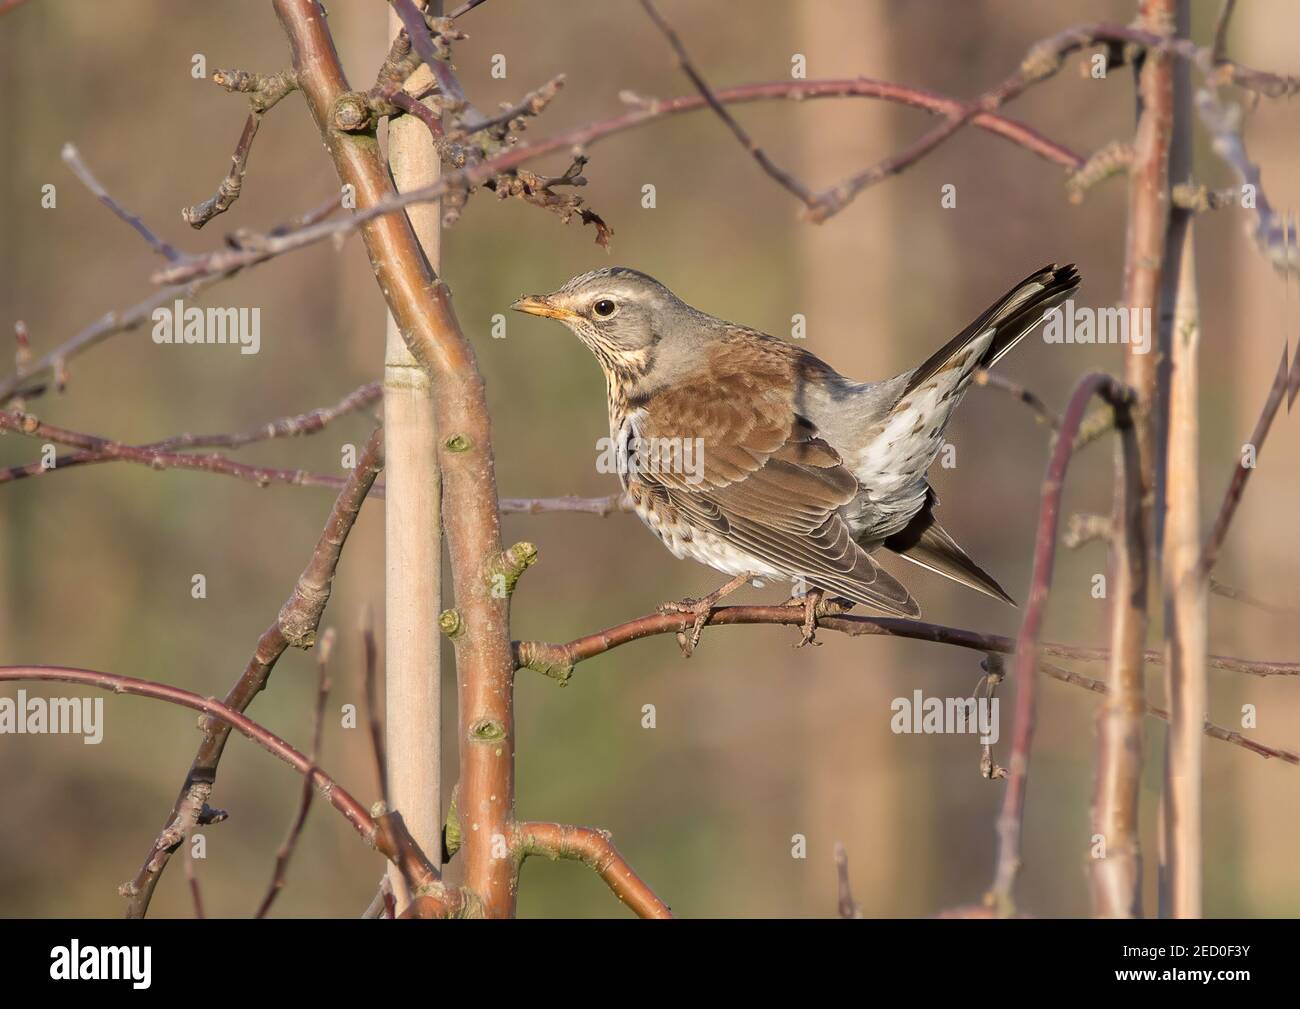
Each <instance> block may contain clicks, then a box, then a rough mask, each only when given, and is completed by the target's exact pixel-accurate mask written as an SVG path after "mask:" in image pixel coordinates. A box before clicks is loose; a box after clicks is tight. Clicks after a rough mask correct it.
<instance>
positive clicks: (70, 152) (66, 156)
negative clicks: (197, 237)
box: [62, 144, 181, 263]
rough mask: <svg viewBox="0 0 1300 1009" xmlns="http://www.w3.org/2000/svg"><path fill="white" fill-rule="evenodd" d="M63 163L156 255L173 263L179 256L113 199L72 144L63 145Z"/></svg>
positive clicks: (138, 218) (136, 215)
mask: <svg viewBox="0 0 1300 1009" xmlns="http://www.w3.org/2000/svg"><path fill="white" fill-rule="evenodd" d="M62 156H63V163H64V164H65V165H67V166H68V168H70V169H71V170H72V174H73V175H75V176H76V177H77V178H78V179H80V180H81V184H82V185H83V186H85V187H86V188H87V189H89V190H90V191H91V193H93V194H94V196H95V199H97V200H99V202H100V203H102V204H103V205H104V206H106V207H107V208H108V209H109V210H111V211H112V212H113V213H114V214H116V215H117V216H118V217H119V218H120V219H121V220H123V221H125V222H126V223H127V224H129V225H131V227H132V228H134V229H135V231H136V233H137V234H139V235H140V237H141V238H143V239H144V240H145V241H146V242H148V243H149V245H150V247H151V248H152V249H153V251H154V252H156V253H158V255H160V256H162V257H163V258H164V259H166V260H167V261H168V262H172V263H175V262H176V261H177V260H179V259H180V258H181V254H180V253H179V252H177V251H176V250H175V249H174V248H172V247H171V246H170V245H168V244H167V243H166V242H164V241H163V240H162V239H161V238H159V237H158V236H157V235H155V234H154V233H153V232H152V231H150V230H149V228H148V226H147V225H145V223H144V221H142V220H141V219H140V216H139V215H138V214H133V213H132V212H131V211H129V210H127V209H126V208H125V207H123V206H122V204H120V203H119V202H118V201H117V200H115V199H113V197H112V195H110V193H109V192H108V190H107V189H105V188H104V186H103V185H102V184H101V183H100V181H99V180H98V179H97V178H95V175H94V173H93V172H92V171H91V170H90V166H89V165H87V164H86V162H85V161H84V160H83V159H82V157H81V154H80V152H79V151H78V150H77V149H76V148H75V147H74V146H73V145H72V144H64V145H63V155H62Z"/></svg>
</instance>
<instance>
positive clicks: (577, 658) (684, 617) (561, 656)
mask: <svg viewBox="0 0 1300 1009" xmlns="http://www.w3.org/2000/svg"><path fill="white" fill-rule="evenodd" d="M694 619H695V618H694V617H693V616H692V615H691V614H681V613H651V614H648V615H646V616H643V617H637V618H636V619H634V620H629V621H626V622H625V623H621V624H617V625H615V626H613V627H609V628H606V629H605V630H603V631H597V632H595V633H594V634H587V635H584V636H583V637H580V638H575V639H574V640H572V641H568V642H564V643H562V644H559V643H552V642H544V641H517V642H515V656H516V661H517V662H518V665H519V668H521V669H532V670H534V671H535V672H539V673H542V674H544V675H547V676H550V677H552V678H553V679H556V680H559V681H560V682H564V681H566V680H568V679H569V677H570V676H571V675H572V674H573V667H574V666H575V665H577V664H578V663H579V662H583V661H585V660H587V659H591V658H594V657H595V656H597V655H603V654H604V653H605V652H608V651H610V650H611V649H614V648H617V647H619V646H620V645H625V644H628V643H629V642H632V641H639V640H641V639H642V638H648V637H654V636H656V635H660V634H676V633H678V632H680V631H685V630H688V629H689V628H690V626H691V623H692V622H693V620H694ZM803 620H804V611H803V606H802V605H800V606H719V607H716V608H715V609H713V610H712V611H711V612H710V614H709V618H708V619H707V620H706V621H705V625H706V626H739V625H748V624H788V625H799V624H802V623H803ZM817 626H818V627H820V628H825V629H826V630H830V631H836V632H838V633H840V634H846V635H848V636H850V637H863V636H875V635H880V636H884V637H896V638H907V639H910V640H913V641H931V642H934V643H935V644H941V645H953V646H956V647H958V648H968V649H971V650H972V651H977V652H984V653H987V652H998V653H999V654H1003V655H1010V654H1012V653H1013V652H1015V650H1016V642H1015V639H1013V638H1009V637H1006V636H1005V635H1001V634H986V633H984V632H982V631H971V630H966V629H964V628H960V627H947V626H944V625H943V624H931V623H926V622H925V621H923V620H907V619H902V618H899V617H871V616H826V617H818V619H817ZM1039 651H1040V652H1041V653H1042V654H1044V655H1052V656H1055V657H1057V658H1064V659H1075V660H1078V661H1080V662H1105V661H1106V660H1107V659H1109V658H1110V653H1109V651H1107V650H1106V649H1105V648H1089V647H1086V646H1082V645H1063V644H1057V643H1054V642H1042V643H1040V645H1039ZM1143 659H1144V661H1146V662H1150V663H1153V664H1156V665H1159V664H1160V663H1162V662H1163V661H1164V653H1163V652H1159V651H1154V650H1152V651H1147V652H1146V653H1145V654H1144V655H1143ZM1210 665H1212V666H1214V667H1215V668H1217V669H1226V670H1231V671H1233V672H1238V673H1249V674H1251V675H1254V676H1300V662H1271V661H1265V660H1254V659H1239V658H1235V657H1232V656H1227V655H1211V656H1210Z"/></svg>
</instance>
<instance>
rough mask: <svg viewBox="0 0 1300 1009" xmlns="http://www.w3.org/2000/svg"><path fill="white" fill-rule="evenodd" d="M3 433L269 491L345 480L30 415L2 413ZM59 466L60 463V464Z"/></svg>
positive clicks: (9, 476)
mask: <svg viewBox="0 0 1300 1009" xmlns="http://www.w3.org/2000/svg"><path fill="white" fill-rule="evenodd" d="M0 431H14V432H17V433H18V434H25V435H28V436H29V437H32V438H41V439H44V440H45V441H50V442H55V443H57V444H59V445H69V446H71V447H73V448H78V449H81V450H82V452H83V453H85V455H83V457H82V458H81V459H80V460H78V461H79V462H81V463H94V462H109V461H112V460H116V461H121V462H132V463H136V464H138V465H141V466H148V467H149V468H150V469H155V470H162V469H187V470H199V471H202V472H207V473H220V474H223V475H224V476H233V477H238V478H239V479H241V480H247V481H249V482H251V483H255V484H257V485H258V486H259V487H267V486H270V485H271V484H273V483H285V484H293V485H297V486H302V487H336V486H338V485H339V484H340V483H341V482H342V480H341V478H339V477H323V476H321V475H319V474H316V473H310V472H308V471H307V470H300V469H293V470H289V469H275V468H273V467H268V466H251V465H249V464H247V463H242V462H235V461H234V460H233V459H230V458H228V457H226V456H224V455H221V454H219V453H215V452H213V453H209V454H204V455H198V454H193V453H189V452H166V451H161V450H159V449H156V448H152V447H150V446H147V445H125V444H123V443H122V442H117V441H112V440H110V439H108V438H100V437H98V436H96V435H89V434H81V433H79V432H77V431H69V430H67V429H66V428H61V427H55V426H54V425H53V424H46V423H44V422H42V421H41V420H39V419H38V418H37V417H35V416H33V415H32V414H30V413H18V412H16V411H9V410H0ZM56 462H57V461H56ZM39 469H40V466H39V464H32V465H28V466H19V467H15V468H13V469H10V470H4V471H0V483H4V482H7V481H9V480H15V479H20V478H22V477H30V476H35V475H37V473H38V471H39Z"/></svg>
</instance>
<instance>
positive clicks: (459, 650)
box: [272, 0, 516, 917]
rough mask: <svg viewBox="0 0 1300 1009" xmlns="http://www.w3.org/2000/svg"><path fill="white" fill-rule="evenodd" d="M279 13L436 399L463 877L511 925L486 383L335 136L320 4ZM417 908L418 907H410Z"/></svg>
mask: <svg viewBox="0 0 1300 1009" xmlns="http://www.w3.org/2000/svg"><path fill="white" fill-rule="evenodd" d="M275 11H276V15H277V17H278V18H279V20H280V23H281V25H282V27H283V28H284V31H285V34H286V36H287V37H288V39H289V43H290V46H291V48H292V50H293V66H294V70H295V71H296V73H297V75H298V82H299V85H300V86H301V87H302V90H303V94H304V96H305V97H306V98H307V104H308V107H309V109H310V111H311V114H312V118H313V119H314V120H315V122H316V126H317V129H318V130H319V131H320V135H321V139H322V142H323V143H324V145H325V147H326V149H327V150H328V152H329V154H330V157H331V159H332V161H333V164H334V168H335V171H336V173H337V175H338V177H339V181H340V182H341V183H343V184H346V185H351V186H353V187H354V189H355V192H356V196H357V207H358V209H357V212H356V214H355V215H354V216H353V217H352V220H353V221H355V222H357V223H358V224H361V225H363V226H364V236H365V239H366V247H367V252H368V254H369V257H370V261H371V266H372V267H373V269H374V272H375V279H376V281H377V283H378V285H379V287H380V290H381V291H383V293H384V295H385V299H386V300H387V302H388V307H389V310H390V311H391V312H392V315H393V319H394V320H395V322H396V326H397V329H398V331H399V332H400V334H401V336H402V339H403V340H404V342H405V343H406V345H407V348H408V349H409V350H410V352H411V355H412V356H413V357H414V358H415V360H416V361H417V362H418V363H419V364H420V366H421V367H422V368H423V369H424V370H425V371H426V372H427V373H428V374H429V376H430V378H431V379H432V381H433V383H434V384H435V385H436V387H437V389H438V394H437V395H436V396H435V397H433V399H434V411H435V420H436V425H437V430H438V432H439V438H440V439H441V441H440V445H439V463H440V467H441V473H442V493H443V501H444V507H443V510H442V515H443V521H444V524H445V527H446V539H447V546H448V553H449V556H450V559H451V569H452V576H453V577H452V593H453V596H454V598H455V600H456V610H455V613H454V615H455V617H456V620H457V622H458V624H459V625H460V626H462V627H463V628H464V631H463V633H460V634H457V635H456V637H455V639H454V646H455V654H456V666H457V668H456V681H457V686H458V701H459V703H458V708H457V711H458V716H459V718H460V728H459V731H458V735H459V740H460V802H461V803H462V810H463V811H464V812H465V814H466V815H467V816H472V817H473V818H474V823H475V824H476V825H477V826H478V829H477V830H473V831H467V832H466V839H465V848H464V855H463V858H464V864H465V875H464V879H465V883H466V885H467V886H468V887H469V889H470V890H472V891H473V892H474V894H476V896H477V900H478V901H479V904H478V907H479V908H481V910H482V913H483V914H484V915H486V916H488V917H508V916H509V915H511V914H512V913H513V910H514V902H515V870H516V867H515V866H514V865H513V863H512V862H511V860H509V859H501V858H498V857H496V853H495V852H494V851H493V848H494V841H493V838H494V837H495V836H507V837H508V836H510V835H511V834H512V832H513V829H514V822H513V816H514V814H513V810H514V746H515V738H514V713H513V699H512V697H511V689H512V681H513V676H514V662H513V656H512V653H511V648H510V634H509V626H510V609H509V607H510V600H509V597H508V596H506V597H505V598H501V597H499V596H498V595H496V594H494V593H493V592H492V586H490V585H489V584H488V583H487V582H486V581H484V580H483V579H482V578H481V574H482V565H483V564H484V563H485V562H486V561H487V559H488V558H493V557H497V556H499V555H500V554H501V552H502V549H501V534H500V516H499V513H498V511H497V491H496V477H495V472H494V469H493V461H492V436H491V422H490V419H489V415H488V409H487V402H486V397H485V393H484V388H483V379H482V376H481V374H480V373H479V371H478V367H477V364H476V361H475V357H474V351H473V348H472V347H471V345H470V343H469V341H468V340H466V338H465V335H464V333H463V332H462V331H461V328H460V323H459V321H458V320H457V318H456V315H455V312H454V311H453V309H452V305H451V294H450V291H449V290H448V288H447V285H446V284H445V283H444V282H443V281H441V280H440V279H439V278H437V277H436V276H434V275H432V273H431V271H430V270H429V268H428V265H427V264H426V263H425V261H424V258H423V256H422V255H421V252H420V246H419V243H418V242H417V240H416V237H415V234H414V232H413V231H412V229H411V226H410V223H409V221H408V220H407V218H406V215H405V214H391V213H388V214H386V215H385V212H383V211H380V212H376V208H377V207H380V206H385V205H391V204H392V203H393V202H394V200H395V199H396V197H395V195H394V193H393V189H392V187H391V185H390V182H389V178H388V174H387V172H386V171H385V170H384V166H383V165H382V163H381V162H380V159H379V151H378V148H377V146H376V145H375V144H374V142H373V140H372V139H370V138H367V137H362V136H353V135H350V134H345V133H339V132H338V131H336V130H335V129H334V128H333V126H332V122H333V112H334V109H335V107H336V104H337V103H338V102H339V101H341V100H343V99H344V98H345V97H346V95H347V94H348V93H349V91H350V89H349V87H348V83H347V80H346V78H345V77H344V74H343V69H342V67H341V65H340V64H339V59H338V54H337V52H336V51H335V48H334V43H333V40H332V38H331V37H330V33H329V28H328V26H327V24H326V23H325V21H324V19H323V18H321V17H320V9H319V7H318V5H317V4H316V3H315V0H275ZM433 69H434V70H435V72H436V70H437V67H436V66H435V67H434V68H433ZM435 188H438V187H437V186H433V187H426V188H425V189H424V190H423V192H424V193H426V194H428V193H429V192H430V190H431V189H435ZM410 202H416V201H410ZM323 226H324V225H317V226H316V227H317V228H319V227H323ZM308 230H310V229H308ZM272 241H274V240H272ZM419 905H420V901H418V900H417V901H416V903H415V904H414V905H413V908H416V909H418V907H419Z"/></svg>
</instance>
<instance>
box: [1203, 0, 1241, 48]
mask: <svg viewBox="0 0 1300 1009" xmlns="http://www.w3.org/2000/svg"><path fill="white" fill-rule="evenodd" d="M1236 6H1237V0H1223V6H1222V7H1220V8H1219V16H1218V17H1217V18H1215V19H1214V42H1213V44H1212V45H1211V46H1210V59H1211V60H1212V61H1213V62H1215V63H1222V62H1223V61H1224V60H1225V59H1227V52H1228V25H1229V23H1230V22H1231V21H1232V12H1233V10H1234V9H1235V8H1236Z"/></svg>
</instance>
